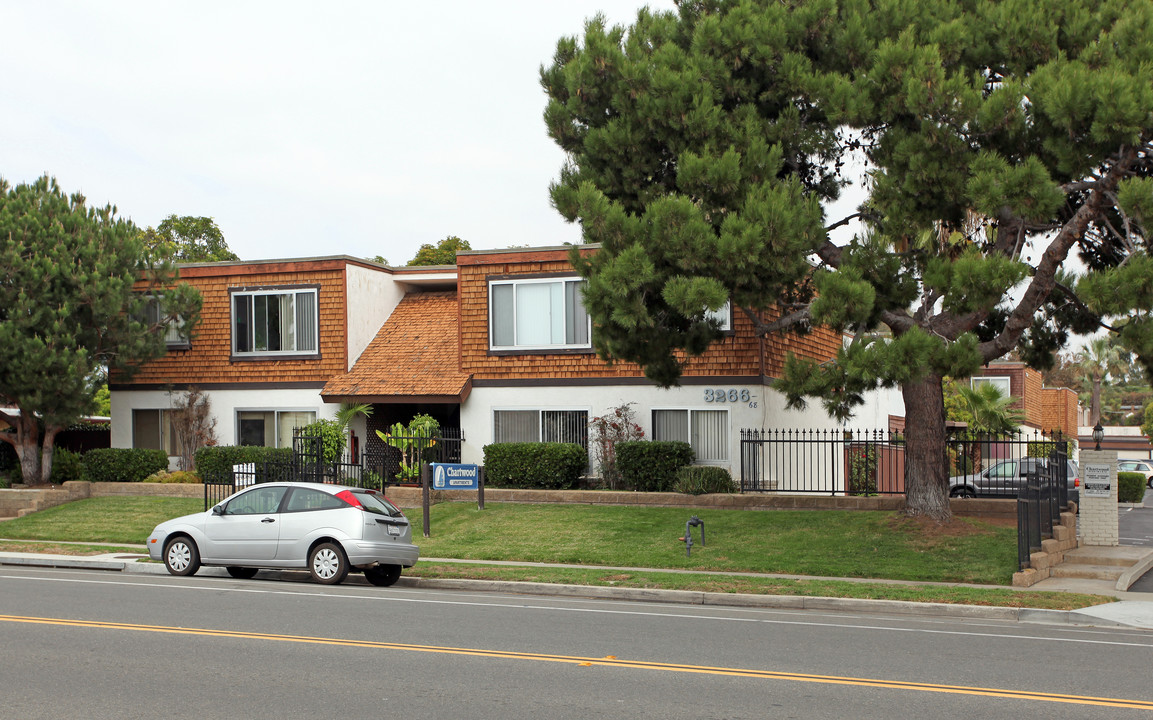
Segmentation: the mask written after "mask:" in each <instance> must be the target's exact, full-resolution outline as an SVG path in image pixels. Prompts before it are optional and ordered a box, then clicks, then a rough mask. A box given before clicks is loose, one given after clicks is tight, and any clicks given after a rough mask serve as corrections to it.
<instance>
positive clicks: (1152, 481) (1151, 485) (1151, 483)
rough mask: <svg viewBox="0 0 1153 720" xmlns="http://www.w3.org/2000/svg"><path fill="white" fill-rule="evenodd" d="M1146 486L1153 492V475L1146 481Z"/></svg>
mask: <svg viewBox="0 0 1153 720" xmlns="http://www.w3.org/2000/svg"><path fill="white" fill-rule="evenodd" d="M1145 484H1146V485H1147V486H1149V489H1150V490H1153V475H1150V476H1149V479H1148V480H1146V481H1145Z"/></svg>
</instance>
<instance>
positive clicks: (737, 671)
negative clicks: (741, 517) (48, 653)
mask: <svg viewBox="0 0 1153 720" xmlns="http://www.w3.org/2000/svg"><path fill="white" fill-rule="evenodd" d="M0 621H3V622H12V623H29V624H34V625H57V626H64V627H77V628H94V629H98V630H131V631H135V632H154V633H168V634H176V635H201V636H206V637H218V638H233V639H240V640H270V641H275V642H293V643H310V644H315V645H335V646H341V647H356V648H369V649H377V650H404V651H409V652H426V653H440V654H446V655H467V656H473V657H486V658H497V659H502V660H535V661H538V662H556V663H568V664H571V665H578V666H581V667H591V666H600V667H613V668H630V669H635V670H663V671H667V672H683V673H695V674H702V675H725V676H730V677H744V678H759V679H765V680H790V681H793V682H809V683H824V684H831V685H855V686H860V687H873V688H886V689H892V690H916V691H919V692H935V693H947V694H954V695H976V696H984V697H995V698H1008V699H1014V700H1037V701H1041V702H1057V703H1068V704H1074V705H1097V706H1102V707H1115V708H1137V709H1143V710H1153V701H1148V700H1126V699H1122V698H1105V697H1091V696H1082V695H1064V694H1060V693H1043V692H1030V691H1027V690H1002V689H998V688H982V687H967V686H963V685H939V684H936V683H920V682H905V681H900V680H881V679H877V678H857V677H840V676H836V675H810V674H807V673H789V672H776V671H772V670H749V669H743V668H725V667H709V666H706V665H683V664H679V663H663V662H647V661H644V660H621V659H619V658H617V657H615V656H611V655H610V656H608V657H603V658H593V657H580V656H575V655H551V654H548V653H528V652H513V651H507V650H482V649H478V648H462V647H441V646H437V645H412V644H408V643H391V642H375V641H370V640H347V639H342V638H323V637H308V636H305V635H280V634H274V633H252V632H241V631H238V630H215V629H211V628H184V627H166V626H163V625H138V624H133V623H117V622H101V621H96V620H70V619H66V618H40V617H24V616H19V615H0Z"/></svg>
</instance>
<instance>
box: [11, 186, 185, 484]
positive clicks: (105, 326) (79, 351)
mask: <svg viewBox="0 0 1153 720" xmlns="http://www.w3.org/2000/svg"><path fill="white" fill-rule="evenodd" d="M142 278H143V279H145V280H146V281H147V283H146V284H147V286H148V290H147V292H136V291H134V289H133V288H134V285H135V283H136V282H137V281H138V280H140V279H142ZM175 279H176V271H175V267H174V266H173V265H172V263H171V261H170V260H168V259H167V258H164V257H156V256H150V255H149V254H148V253H146V252H145V249H144V247H143V245H142V243H141V240H140V237H139V232H138V231H137V229H136V228H135V227H134V226H133V225H132V223H130V222H128V221H126V220H124V219H121V218H119V217H117V216H116V210H115V208H113V207H111V206H107V207H104V208H93V207H89V206H88V205H87V204H86V203H85V200H84V197H83V196H81V195H79V194H74V195H71V196H68V195H66V194H65V193H64V192H63V191H61V190H60V188H59V187H58V186H57V184H56V181H55V179H49V178H48V177H42V178H40V179H38V180H36V181H35V182H33V183H26V184H20V185H17V186H16V187H11V186H10V185H9V184H8V183H7V182H5V181H4V180H3V179H0V418H2V419H3V420H5V421H6V422H7V423H8V425H10V426H11V428H12V430H11V431H8V432H0V440H2V441H4V442H8V443H10V444H11V445H13V446H14V447H15V449H16V453H17V455H18V456H19V458H20V465H21V472H22V474H23V477H24V481H25V482H26V483H29V484H40V483H46V482H48V478H49V477H50V476H51V472H52V451H53V448H54V445H55V438H56V434H57V433H58V432H59V431H60V430H62V429H63V428H64V427H66V426H67V425H69V424H70V423H72V422H74V421H75V420H76V419H77V418H79V417H81V416H82V415H84V414H85V413H88V412H91V411H92V410H93V409H94V405H95V400H94V396H95V393H96V391H97V389H98V388H97V384H96V383H95V382H94V379H95V378H98V377H101V376H102V370H103V369H104V368H110V369H113V370H119V371H122V372H125V373H131V371H132V369H133V367H134V366H135V365H136V364H138V363H140V362H143V361H145V360H148V359H151V358H154V357H157V356H159V355H161V354H162V353H163V352H164V349H165V342H164V335H165V332H166V330H167V328H168V325H169V324H170V323H175V324H176V325H177V326H178V327H179V328H180V329H181V331H182V332H183V333H188V332H190V331H191V328H192V327H193V326H194V324H195V322H196V321H197V319H198V317H199V312H200V296H199V293H197V292H196V291H195V290H194V289H193V288H191V287H189V286H187V285H181V284H174V281H175ZM150 303H159V304H160V307H161V308H162V312H151V313H150V312H147V306H148V305H149V304H150Z"/></svg>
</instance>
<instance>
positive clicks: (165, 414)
mask: <svg viewBox="0 0 1153 720" xmlns="http://www.w3.org/2000/svg"><path fill="white" fill-rule="evenodd" d="M132 447H134V448H137V449H142V450H163V451H164V452H166V453H168V454H169V455H177V454H178V451H177V449H176V429H175V428H174V427H173V423H172V411H171V410H153V409H135V410H133V411H132Z"/></svg>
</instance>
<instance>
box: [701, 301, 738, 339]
mask: <svg viewBox="0 0 1153 720" xmlns="http://www.w3.org/2000/svg"><path fill="white" fill-rule="evenodd" d="M705 317H706V318H708V319H710V320H716V321H717V322H719V323H720V324H721V330H724V331H725V332H728V331H729V330H732V329H733V311H732V305H731V304H730V303H729V302H728V301H727V300H726V301H725V304H724V305H722V306H720V307H719V308H718V309H716V310H705Z"/></svg>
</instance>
